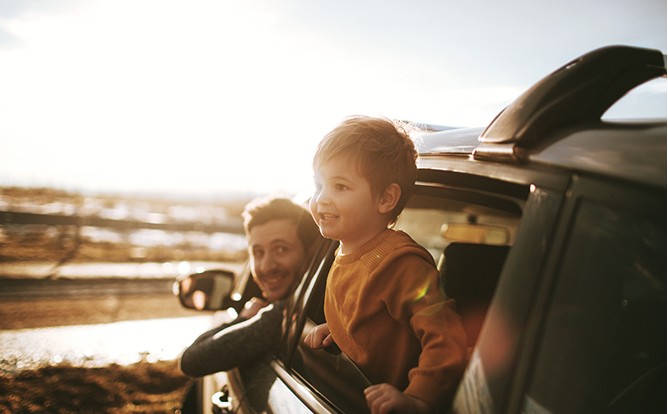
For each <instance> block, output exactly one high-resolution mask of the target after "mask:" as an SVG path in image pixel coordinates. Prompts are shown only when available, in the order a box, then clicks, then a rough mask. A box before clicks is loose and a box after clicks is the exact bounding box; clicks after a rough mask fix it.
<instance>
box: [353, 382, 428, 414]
mask: <svg viewBox="0 0 668 414" xmlns="http://www.w3.org/2000/svg"><path fill="white" fill-rule="evenodd" d="M364 396H365V397H366V403H367V405H368V406H369V408H370V409H371V414H389V413H393V414H399V413H411V414H412V413H416V414H431V413H432V411H431V407H430V406H429V404H427V403H426V402H424V401H422V400H420V399H418V398H415V397H411V396H410V395H406V394H404V393H402V392H401V391H399V390H398V389H396V388H394V387H393V386H392V385H390V384H377V385H372V386H370V387H368V388H366V389H365V390H364Z"/></svg>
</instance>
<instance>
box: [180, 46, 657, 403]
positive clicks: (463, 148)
mask: <svg viewBox="0 0 668 414" xmlns="http://www.w3.org/2000/svg"><path fill="white" fill-rule="evenodd" d="M665 61H666V58H665V55H664V54H663V53H661V52H660V51H657V50H650V49H642V48H636V47H629V46H608V47H603V48H600V49H596V50H593V51H591V52H589V53H587V54H585V55H583V56H581V57H578V58H577V59H575V60H573V61H572V62H569V63H567V64H566V65H564V66H562V67H560V68H559V69H557V70H556V71H554V72H553V73H551V74H549V75H548V76H546V77H545V78H543V79H542V80H540V81H539V82H538V83H536V84H535V85H534V86H532V87H531V88H529V89H528V90H527V91H526V92H525V93H524V94H522V95H521V96H520V97H519V98H517V99H516V100H515V101H514V102H513V103H511V104H510V105H509V106H507V107H506V108H505V109H504V110H502V111H501V112H500V114H499V115H498V116H497V117H496V118H495V119H494V120H493V121H492V122H491V123H490V124H489V125H488V126H486V127H483V128H465V129H447V130H443V131H431V132H425V133H423V134H421V135H420V136H419V137H418V138H416V143H417V147H418V152H419V157H418V161H417V163H418V179H417V181H416V185H415V193H414V195H413V196H412V198H411V200H410V202H409V203H408V205H407V206H406V208H405V210H404V211H403V212H402V214H401V215H400V216H399V219H398V221H397V223H396V225H395V227H396V228H398V229H402V230H404V231H406V232H407V233H409V234H410V235H411V236H412V237H413V238H414V239H415V240H416V241H417V242H419V243H420V244H421V245H423V246H424V247H425V248H426V249H427V250H428V251H429V252H431V254H432V255H433V257H434V259H435V262H437V263H438V266H437V267H438V270H439V276H440V278H441V283H442V286H443V289H444V292H445V294H446V296H448V297H452V298H455V299H456V302H457V310H458V312H459V313H460V315H461V317H462V321H463V323H464V327H465V330H466V332H467V334H468V341H469V351H470V358H469V360H468V363H467V367H466V370H465V373H464V375H463V377H462V378H461V381H460V382H459V384H458V388H457V390H456V394H455V397H454V400H453V401H452V403H451V404H450V405H449V406H447V407H440V408H441V409H442V411H444V412H455V413H517V412H526V413H592V412H610V413H617V412H633V413H636V412H642V413H653V412H662V413H663V412H665V411H666V120H665V118H664V119H654V120H652V119H649V120H647V119H646V120H626V121H624V122H622V121H610V120H605V121H604V120H602V119H601V117H602V116H603V115H604V113H605V112H606V110H607V109H608V108H609V107H610V106H611V105H612V104H613V103H614V102H616V101H617V100H618V99H619V98H620V97H622V96H623V95H624V94H626V93H627V92H628V91H629V90H631V89H632V88H634V87H636V86H637V85H639V84H642V83H644V82H646V81H649V80H651V79H655V78H661V77H664V78H665V76H666V63H665ZM336 247H337V244H336V242H334V241H325V242H323V244H322V245H321V246H319V249H317V252H316V253H315V257H313V259H312V260H311V265H310V266H309V268H308V270H307V271H306V273H305V275H304V278H303V280H302V281H301V283H300V284H299V286H298V288H297V289H296V291H295V293H294V296H293V297H292V302H291V306H289V307H288V309H287V315H286V317H285V320H284V335H283V338H282V340H281V344H280V350H279V351H278V352H276V353H275V354H273V355H268V356H267V357H266V359H263V360H261V361H257V362H256V363H253V364H251V365H250V366H244V367H240V368H237V369H234V370H231V371H228V372H227V373H218V374H215V375H214V376H210V377H207V378H205V379H204V380H203V381H201V382H200V383H199V388H198V390H197V392H198V393H199V394H198V395H199V401H200V405H201V407H200V409H201V410H202V412H215V413H221V412H244V413H252V412H277V413H284V412H315V413H358V412H366V411H368V409H367V407H366V404H365V401H364V398H363V394H362V390H363V388H364V387H365V385H366V381H365V378H364V376H363V375H362V374H361V372H359V370H357V369H356V367H355V365H354V364H352V363H351V362H350V361H349V360H347V359H346V358H345V356H344V355H341V354H339V355H334V354H330V353H328V352H326V351H324V350H312V349H310V348H308V347H307V346H305V345H304V344H303V338H304V336H305V334H306V333H307V332H308V331H309V329H310V327H312V326H314V325H316V324H319V323H322V322H324V314H323V300H324V299H323V296H324V289H325V283H326V279H327V274H328V270H329V267H330V265H331V263H332V261H333V255H334V252H335V249H336ZM190 277H192V278H222V279H225V280H226V282H224V284H227V285H228V286H229V287H230V288H229V289H227V291H226V293H227V296H226V297H227V299H226V301H225V303H223V304H222V305H221V308H226V307H230V306H231V307H236V308H237V310H238V309H239V307H240V304H242V303H244V302H245V300H246V299H247V298H249V297H250V296H252V295H253V294H257V287H256V286H253V283H252V278H250V277H249V270H248V269H246V270H245V271H244V272H242V273H241V274H239V275H236V276H235V275H234V274H232V273H231V272H224V271H211V272H205V273H203V274H199V275H193V276H190ZM388 340H392V338H388ZM387 363H392V361H387ZM212 397H213V398H212Z"/></svg>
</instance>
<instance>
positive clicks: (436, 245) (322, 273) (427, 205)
mask: <svg viewBox="0 0 668 414" xmlns="http://www.w3.org/2000/svg"><path fill="white" fill-rule="evenodd" d="M457 196H459V199H458V198H457ZM474 201H476V202H474ZM523 202H524V200H522V199H512V197H507V196H503V195H500V196H496V195H493V194H478V193H477V192H475V191H473V192H471V191H463V190H459V191H452V189H446V188H434V187H427V186H425V187H420V188H418V189H417V192H416V194H414V195H413V197H412V198H411V200H410V202H409V204H408V206H407V207H406V208H405V209H404V211H403V212H402V214H401V215H400V217H399V220H398V221H397V223H396V226H395V228H396V229H400V230H403V231H405V232H407V233H408V234H409V235H411V237H413V238H414V239H415V240H416V241H417V242H418V243H420V244H421V245H422V246H423V247H425V248H426V249H427V250H428V251H430V252H431V254H432V256H433V257H434V262H435V263H439V262H442V256H443V253H444V251H445V249H446V248H447V247H448V246H449V245H450V244H453V243H454V244H456V245H457V244H460V245H461V244H466V245H469V244H474V245H484V244H485V243H488V242H490V241H491V243H492V244H493V245H494V246H493V247H503V248H505V252H507V249H508V247H509V246H510V245H511V244H512V242H513V240H514V235H515V233H516V231H517V228H518V225H519V221H520V217H521V208H522V203H523ZM450 226H452V227H450ZM452 228H455V229H456V231H452ZM481 235H482V236H481ZM336 247H337V243H335V242H332V243H331V244H330V245H329V246H328V247H327V251H326V253H325V254H324V256H323V258H322V261H321V263H320V264H319V268H318V269H316V271H315V272H314V273H313V274H312V275H310V276H309V277H307V278H306V279H305V280H304V283H303V286H302V287H301V291H300V294H299V295H300V296H299V298H297V302H296V305H295V307H294V309H293V313H292V317H291V320H290V321H289V322H288V323H289V327H288V335H287V337H286V350H287V351H288V352H292V354H291V355H286V356H287V357H288V360H289V365H290V368H291V370H292V371H293V373H294V374H295V375H296V376H298V377H299V378H300V379H301V380H302V381H303V383H305V384H307V386H309V387H310V388H311V390H312V391H313V393H315V394H317V395H319V397H320V398H322V399H323V400H326V401H328V402H329V403H330V404H331V405H333V406H335V407H337V408H338V409H340V410H342V411H344V412H360V411H364V410H366V403H365V400H364V396H363V390H364V388H366V387H367V386H368V385H369V383H368V382H367V380H366V378H365V377H364V375H363V374H362V373H361V372H360V371H359V370H357V368H356V367H355V365H354V364H353V363H352V362H351V361H349V360H347V358H346V357H345V356H344V355H337V354H332V353H329V352H327V351H325V350H312V349H310V348H308V347H307V346H306V345H304V343H303V339H304V337H305V336H306V335H307V334H308V332H310V330H311V328H313V327H314V326H315V325H318V324H320V323H323V322H324V321H325V317H324V312H323V303H324V291H325V285H326V277H327V274H328V272H329V268H330V266H331V264H332V262H333V259H334V252H335V249H336ZM504 257H505V256H504ZM453 260H454V259H453ZM502 263H503V262H500V264H499V267H498V268H497V269H496V270H495V272H496V275H495V277H494V281H495V280H496V278H498V275H499V273H500V269H501V267H500V266H501V265H502ZM493 287H494V286H492V290H493ZM480 323H481V322H478V325H477V328H476V329H479V325H480Z"/></svg>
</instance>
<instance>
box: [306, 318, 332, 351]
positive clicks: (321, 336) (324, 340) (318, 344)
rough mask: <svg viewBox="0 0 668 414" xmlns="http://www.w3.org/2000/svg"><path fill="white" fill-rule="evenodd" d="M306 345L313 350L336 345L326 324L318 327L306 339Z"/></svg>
mask: <svg viewBox="0 0 668 414" xmlns="http://www.w3.org/2000/svg"><path fill="white" fill-rule="evenodd" d="M304 343H305V344H306V345H307V346H308V347H310V348H312V349H321V348H327V347H328V346H330V345H332V344H333V343H334V339H333V338H332V335H331V334H330V333H329V326H327V324H326V323H323V324H320V325H316V326H315V327H313V329H311V332H309V333H308V335H306V338H304Z"/></svg>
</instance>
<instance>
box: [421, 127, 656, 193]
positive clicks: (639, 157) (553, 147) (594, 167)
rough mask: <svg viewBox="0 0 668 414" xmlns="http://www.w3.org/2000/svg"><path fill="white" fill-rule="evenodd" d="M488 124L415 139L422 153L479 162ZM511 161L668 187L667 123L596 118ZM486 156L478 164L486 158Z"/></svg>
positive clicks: (564, 130)
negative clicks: (482, 140)
mask: <svg viewBox="0 0 668 414" xmlns="http://www.w3.org/2000/svg"><path fill="white" fill-rule="evenodd" d="M483 130H484V128H462V129H454V130H448V131H442V132H436V133H432V134H424V135H422V136H420V137H418V138H417V139H416V146H417V149H418V152H419V153H420V156H422V157H424V156H455V157H468V158H470V159H471V160H473V161H475V160H476V156H475V152H476V149H477V148H478V147H479V146H480V145H481V142H480V140H479V137H480V134H481V133H482V131H483ZM524 151H525V152H524V155H523V158H522V159H521V160H513V159H505V160H504V159H497V160H494V161H495V162H500V163H507V164H512V165H527V166H528V165H538V164H540V165H546V166H550V167H554V168H559V169H566V170H569V171H571V172H573V173H578V172H582V173H592V174H596V175H601V176H606V177H613V178H616V179H621V180H626V181H630V182H634V183H640V184H645V185H651V186H654V187H661V188H663V189H665V188H666V122H665V121H650V122H632V123H631V122H602V121H601V122H597V123H591V124H584V125H577V126H571V127H566V128H560V129H556V130H554V131H551V132H550V133H549V134H548V136H546V139H545V140H544V141H543V142H542V144H541V145H538V146H533V147H531V148H526V149H525V150H524ZM485 160H486V158H485V157H483V158H482V159H479V160H478V161H476V162H485Z"/></svg>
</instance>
